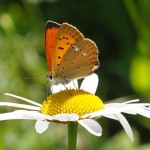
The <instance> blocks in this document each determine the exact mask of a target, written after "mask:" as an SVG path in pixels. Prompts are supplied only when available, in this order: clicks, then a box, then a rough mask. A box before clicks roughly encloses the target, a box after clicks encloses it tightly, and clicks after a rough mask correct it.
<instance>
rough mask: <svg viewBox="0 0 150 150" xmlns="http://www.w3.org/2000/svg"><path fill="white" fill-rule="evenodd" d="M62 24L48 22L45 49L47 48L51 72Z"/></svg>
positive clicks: (47, 58)
mask: <svg viewBox="0 0 150 150" xmlns="http://www.w3.org/2000/svg"><path fill="white" fill-rule="evenodd" d="M59 27H60V24H58V23H56V22H53V21H48V22H47V23H46V29H45V47H46V60H47V65H48V68H49V71H52V59H53V58H52V55H53V52H54V46H55V44H56V37H57V34H58V30H59Z"/></svg>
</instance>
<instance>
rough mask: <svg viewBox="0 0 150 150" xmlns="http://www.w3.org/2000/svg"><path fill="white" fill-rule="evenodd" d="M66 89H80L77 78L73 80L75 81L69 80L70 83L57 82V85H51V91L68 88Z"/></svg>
mask: <svg viewBox="0 0 150 150" xmlns="http://www.w3.org/2000/svg"><path fill="white" fill-rule="evenodd" d="M66 89H78V82H77V80H73V81H71V82H69V83H68V84H57V85H52V86H51V91H52V93H53V94H54V93H57V92H60V91H62V90H66Z"/></svg>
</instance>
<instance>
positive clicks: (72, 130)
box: [68, 122, 78, 150]
mask: <svg viewBox="0 0 150 150" xmlns="http://www.w3.org/2000/svg"><path fill="white" fill-rule="evenodd" d="M77 130H78V123H77V122H70V123H68V150H76V142H77Z"/></svg>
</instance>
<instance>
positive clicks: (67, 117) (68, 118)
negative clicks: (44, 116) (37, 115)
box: [53, 114, 79, 122]
mask: <svg viewBox="0 0 150 150" xmlns="http://www.w3.org/2000/svg"><path fill="white" fill-rule="evenodd" d="M53 118H54V120H56V121H61V122H67V121H77V120H78V119H79V116H78V115H77V114H59V115H55V116H53Z"/></svg>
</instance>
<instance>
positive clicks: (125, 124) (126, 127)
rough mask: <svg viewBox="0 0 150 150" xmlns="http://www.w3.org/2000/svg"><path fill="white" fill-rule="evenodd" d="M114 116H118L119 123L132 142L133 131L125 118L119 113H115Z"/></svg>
mask: <svg viewBox="0 0 150 150" xmlns="http://www.w3.org/2000/svg"><path fill="white" fill-rule="evenodd" d="M115 116H116V117H117V118H118V121H119V122H120V123H121V125H122V127H123V128H124V130H125V132H126V133H127V135H128V137H129V138H130V140H131V141H132V142H133V141H134V136H133V132H132V129H131V127H130V125H129V123H128V121H127V120H126V118H125V117H124V116H123V115H122V114H121V113H118V114H115Z"/></svg>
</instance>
